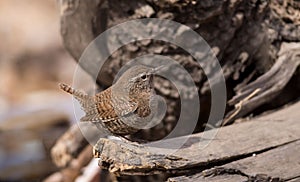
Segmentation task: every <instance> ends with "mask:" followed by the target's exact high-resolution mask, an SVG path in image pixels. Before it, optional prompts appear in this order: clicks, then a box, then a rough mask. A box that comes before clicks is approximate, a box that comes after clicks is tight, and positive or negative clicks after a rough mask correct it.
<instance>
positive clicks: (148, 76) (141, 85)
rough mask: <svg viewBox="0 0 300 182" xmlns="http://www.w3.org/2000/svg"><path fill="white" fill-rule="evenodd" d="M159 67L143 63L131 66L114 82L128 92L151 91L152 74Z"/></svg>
mask: <svg viewBox="0 0 300 182" xmlns="http://www.w3.org/2000/svg"><path fill="white" fill-rule="evenodd" d="M159 69H160V67H156V68H153V67H149V66H145V65H136V66H133V67H131V68H129V69H128V70H126V71H125V72H124V74H123V75H122V76H121V77H120V78H119V80H118V81H117V82H116V84H117V85H119V86H120V87H122V88H123V89H125V90H127V91H129V92H151V90H152V89H153V76H154V74H155V73H156V72H157V71H158V70H159Z"/></svg>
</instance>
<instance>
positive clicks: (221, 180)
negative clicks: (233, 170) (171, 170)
mask: <svg viewBox="0 0 300 182" xmlns="http://www.w3.org/2000/svg"><path fill="white" fill-rule="evenodd" d="M168 181H169V182H181V181H184V182H195V181H197V182H201V181H205V182H241V181H247V177H245V176H240V175H222V176H211V177H207V178H206V177H204V176H203V175H202V174H196V175H192V176H179V177H174V178H169V179H168Z"/></svg>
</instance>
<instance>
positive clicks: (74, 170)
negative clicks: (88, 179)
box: [44, 145, 92, 182]
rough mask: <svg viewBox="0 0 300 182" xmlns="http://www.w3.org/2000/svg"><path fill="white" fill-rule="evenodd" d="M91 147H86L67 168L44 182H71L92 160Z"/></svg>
mask: <svg viewBox="0 0 300 182" xmlns="http://www.w3.org/2000/svg"><path fill="white" fill-rule="evenodd" d="M91 153H92V146H90V145H88V146H86V147H85V148H84V149H83V151H82V152H81V153H80V154H79V155H78V157H77V158H73V159H72V160H71V161H70V164H69V166H68V167H67V168H63V169H61V170H60V171H58V172H56V173H53V174H52V175H50V176H48V177H47V178H46V179H44V182H53V181H56V182H59V181H61V182H72V181H74V180H75V179H76V178H77V177H78V176H79V175H80V174H81V172H82V171H81V170H82V168H83V167H84V166H86V165H87V164H88V163H89V162H90V161H91V159H92V156H91Z"/></svg>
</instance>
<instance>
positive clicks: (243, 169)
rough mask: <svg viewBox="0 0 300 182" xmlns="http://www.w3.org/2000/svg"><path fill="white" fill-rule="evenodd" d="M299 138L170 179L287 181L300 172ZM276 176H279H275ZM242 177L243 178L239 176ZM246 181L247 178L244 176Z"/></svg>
mask: <svg viewBox="0 0 300 182" xmlns="http://www.w3.org/2000/svg"><path fill="white" fill-rule="evenodd" d="M299 151H300V140H298V141H295V142H292V143H289V144H285V145H283V146H279V147H277V148H274V149H272V150H269V151H266V152H263V153H261V154H258V155H252V156H250V157H247V158H245V159H241V160H237V161H234V162H231V163H229V164H226V165H223V166H221V167H219V168H213V169H210V170H205V171H203V172H201V173H198V174H195V175H190V176H179V177H174V178H170V179H169V181H174V182H175V181H207V182H213V181H218V180H220V181H226V180H228V179H229V181H235V178H237V179H238V176H239V177H240V178H246V179H247V180H250V181H251V180H252V181H254V180H258V179H260V180H265V181H270V180H271V179H273V180H274V181H276V180H277V181H288V180H292V179H297V178H299V176H300V170H299V169H300V153H299ZM275 179H276V180H275ZM239 181H242V180H239ZM244 181H245V180H244Z"/></svg>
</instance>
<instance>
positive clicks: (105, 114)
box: [81, 89, 138, 122]
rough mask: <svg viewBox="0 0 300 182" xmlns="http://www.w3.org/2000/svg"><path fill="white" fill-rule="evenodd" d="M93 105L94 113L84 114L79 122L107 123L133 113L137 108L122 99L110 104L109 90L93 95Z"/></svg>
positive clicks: (135, 104)
mask: <svg viewBox="0 0 300 182" xmlns="http://www.w3.org/2000/svg"><path fill="white" fill-rule="evenodd" d="M113 103H115V104H113ZM94 105H95V106H96V107H95V108H96V112H95V113H86V116H84V117H83V118H81V121H100V120H101V121H103V122H109V121H113V120H116V119H118V118H120V117H124V116H127V115H129V114H131V113H133V112H134V111H135V110H136V109H137V107H138V104H137V103H135V102H132V101H126V100H122V99H117V101H116V102H112V100H111V94H110V91H109V89H107V90H105V91H103V92H100V93H98V94H96V95H95V98H94Z"/></svg>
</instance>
